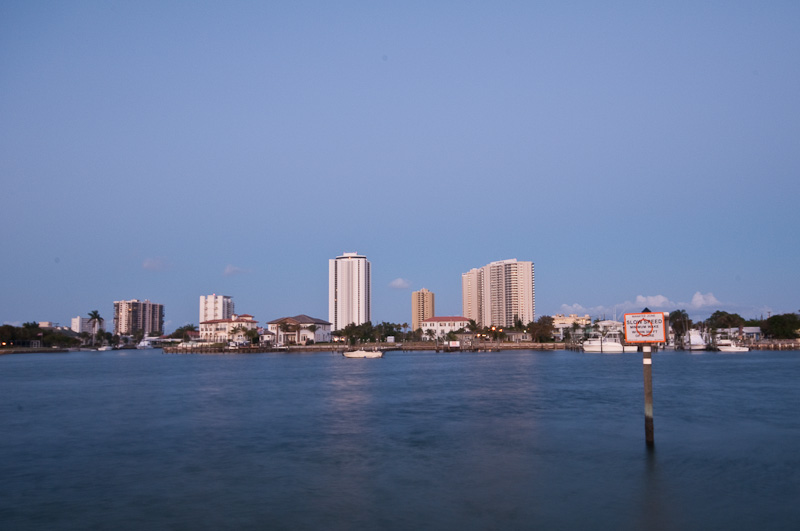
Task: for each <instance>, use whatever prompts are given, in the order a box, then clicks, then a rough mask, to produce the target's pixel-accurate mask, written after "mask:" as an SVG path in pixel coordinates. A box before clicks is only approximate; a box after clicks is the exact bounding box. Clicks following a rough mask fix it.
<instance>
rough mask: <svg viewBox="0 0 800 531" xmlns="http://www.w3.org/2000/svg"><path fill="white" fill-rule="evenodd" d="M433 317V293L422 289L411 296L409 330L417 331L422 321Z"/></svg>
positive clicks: (434, 313)
mask: <svg viewBox="0 0 800 531" xmlns="http://www.w3.org/2000/svg"><path fill="white" fill-rule="evenodd" d="M435 316H436V310H435V308H434V296H433V292H431V291H428V290H427V289H425V288H422V289H421V290H419V291H415V292H414V293H412V294H411V330H418V329H419V328H421V327H422V321H424V320H425V319H429V318H431V317H435Z"/></svg>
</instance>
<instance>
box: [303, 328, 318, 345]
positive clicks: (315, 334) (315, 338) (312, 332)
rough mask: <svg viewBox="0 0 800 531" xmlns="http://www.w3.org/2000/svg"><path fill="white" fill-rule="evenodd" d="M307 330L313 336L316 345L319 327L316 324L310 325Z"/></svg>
mask: <svg viewBox="0 0 800 531" xmlns="http://www.w3.org/2000/svg"><path fill="white" fill-rule="evenodd" d="M306 330H308V331H309V332H311V334H312V336H313V341H314V343H316V342H317V330H319V327H318V326H317V325H315V324H310V325H308V326H307V327H306Z"/></svg>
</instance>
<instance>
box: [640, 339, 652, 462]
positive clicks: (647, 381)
mask: <svg viewBox="0 0 800 531" xmlns="http://www.w3.org/2000/svg"><path fill="white" fill-rule="evenodd" d="M652 354H653V353H652V349H651V348H650V346H649V345H647V346H644V347H642V367H643V371H644V440H645V443H646V444H647V446H648V447H650V448H652V447H653V446H655V439H654V437H653V356H652Z"/></svg>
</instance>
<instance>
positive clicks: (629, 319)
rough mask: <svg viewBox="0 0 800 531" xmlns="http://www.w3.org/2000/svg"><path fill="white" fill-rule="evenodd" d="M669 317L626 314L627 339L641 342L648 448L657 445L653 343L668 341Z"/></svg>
mask: <svg viewBox="0 0 800 531" xmlns="http://www.w3.org/2000/svg"><path fill="white" fill-rule="evenodd" d="M667 326H668V325H667V319H666V315H665V314H664V313H663V312H651V311H650V310H648V309H647V308H645V309H644V310H642V312H641V313H626V314H625V341H626V342H628V343H639V344H640V349H641V352H642V370H643V373H644V440H645V443H646V444H647V447H648V448H653V447H654V446H655V438H654V436H653V345H657V344H658V343H665V342H666V341H667Z"/></svg>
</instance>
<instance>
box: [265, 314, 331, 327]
mask: <svg viewBox="0 0 800 531" xmlns="http://www.w3.org/2000/svg"><path fill="white" fill-rule="evenodd" d="M281 323H288V324H299V325H311V324H315V325H329V324H331V323H329V322H328V321H324V320H322V319H317V318H315V317H309V316H308V315H305V314H300V315H295V316H294V317H281V318H280V319H275V320H274V321H270V322H269V323H267V324H281Z"/></svg>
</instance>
